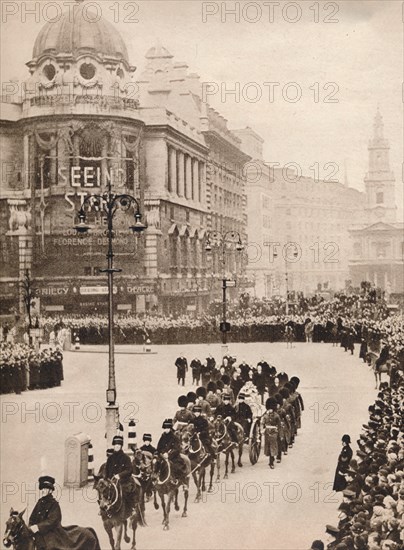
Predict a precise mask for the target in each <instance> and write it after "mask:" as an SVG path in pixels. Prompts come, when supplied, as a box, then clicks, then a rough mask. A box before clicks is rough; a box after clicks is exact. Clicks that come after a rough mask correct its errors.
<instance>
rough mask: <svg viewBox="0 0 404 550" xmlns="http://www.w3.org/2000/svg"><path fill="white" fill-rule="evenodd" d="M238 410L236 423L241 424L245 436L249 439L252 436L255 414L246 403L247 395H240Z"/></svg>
mask: <svg viewBox="0 0 404 550" xmlns="http://www.w3.org/2000/svg"><path fill="white" fill-rule="evenodd" d="M235 409H236V422H238V423H239V424H241V426H243V429H244V436H245V437H249V436H250V429H251V424H252V419H253V413H252V410H251V407H250V405H248V403H246V402H245V394H244V393H242V392H241V393H239V395H238V402H237V404H236V406H235Z"/></svg>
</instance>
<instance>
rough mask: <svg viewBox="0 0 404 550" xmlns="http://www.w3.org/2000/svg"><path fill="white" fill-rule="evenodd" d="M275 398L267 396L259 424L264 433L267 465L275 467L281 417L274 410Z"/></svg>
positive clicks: (275, 407)
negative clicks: (264, 410) (265, 410)
mask: <svg viewBox="0 0 404 550" xmlns="http://www.w3.org/2000/svg"><path fill="white" fill-rule="evenodd" d="M277 406H278V404H277V402H276V399H275V398H273V397H269V398H268V399H267V400H266V403H265V407H266V409H267V412H266V413H264V414H263V415H262V417H261V425H262V428H263V430H264V433H265V448H264V452H265V456H268V457H269V467H270V468H271V469H272V470H273V469H274V468H275V457H276V456H277V455H278V453H279V431H280V429H281V419H280V417H279V415H278V414H277V412H276V409H277Z"/></svg>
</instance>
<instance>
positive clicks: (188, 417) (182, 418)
mask: <svg viewBox="0 0 404 550" xmlns="http://www.w3.org/2000/svg"><path fill="white" fill-rule="evenodd" d="M178 406H179V409H178V411H177V412H176V413H175V415H174V419H173V424H174V426H176V425H177V424H178V423H181V424H182V425H184V424H189V423H190V422H191V421H192V420H193V418H194V415H193V412H192V411H191V410H189V409H188V408H187V406H188V399H187V396H186V395H180V396H179V398H178ZM178 427H179V426H177V427H176V428H175V429H177V428H178Z"/></svg>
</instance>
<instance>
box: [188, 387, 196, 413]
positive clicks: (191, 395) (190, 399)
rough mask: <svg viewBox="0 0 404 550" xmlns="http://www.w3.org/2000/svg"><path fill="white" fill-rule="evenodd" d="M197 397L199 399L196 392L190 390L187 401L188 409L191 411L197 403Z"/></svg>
mask: <svg viewBox="0 0 404 550" xmlns="http://www.w3.org/2000/svg"><path fill="white" fill-rule="evenodd" d="M196 399H197V396H196V393H195V392H193V391H189V392H188V393H187V401H188V404H187V409H189V410H190V411H192V409H193V408H194V405H195V403H196Z"/></svg>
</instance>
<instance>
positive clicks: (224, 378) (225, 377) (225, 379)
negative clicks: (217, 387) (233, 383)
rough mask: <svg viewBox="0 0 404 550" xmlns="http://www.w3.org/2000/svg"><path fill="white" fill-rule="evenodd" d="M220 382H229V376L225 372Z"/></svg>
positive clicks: (227, 383) (226, 383)
mask: <svg viewBox="0 0 404 550" xmlns="http://www.w3.org/2000/svg"><path fill="white" fill-rule="evenodd" d="M222 382H223V384H225V385H226V386H228V385H229V384H230V376H228V375H227V374H224V375H223V376H222Z"/></svg>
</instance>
